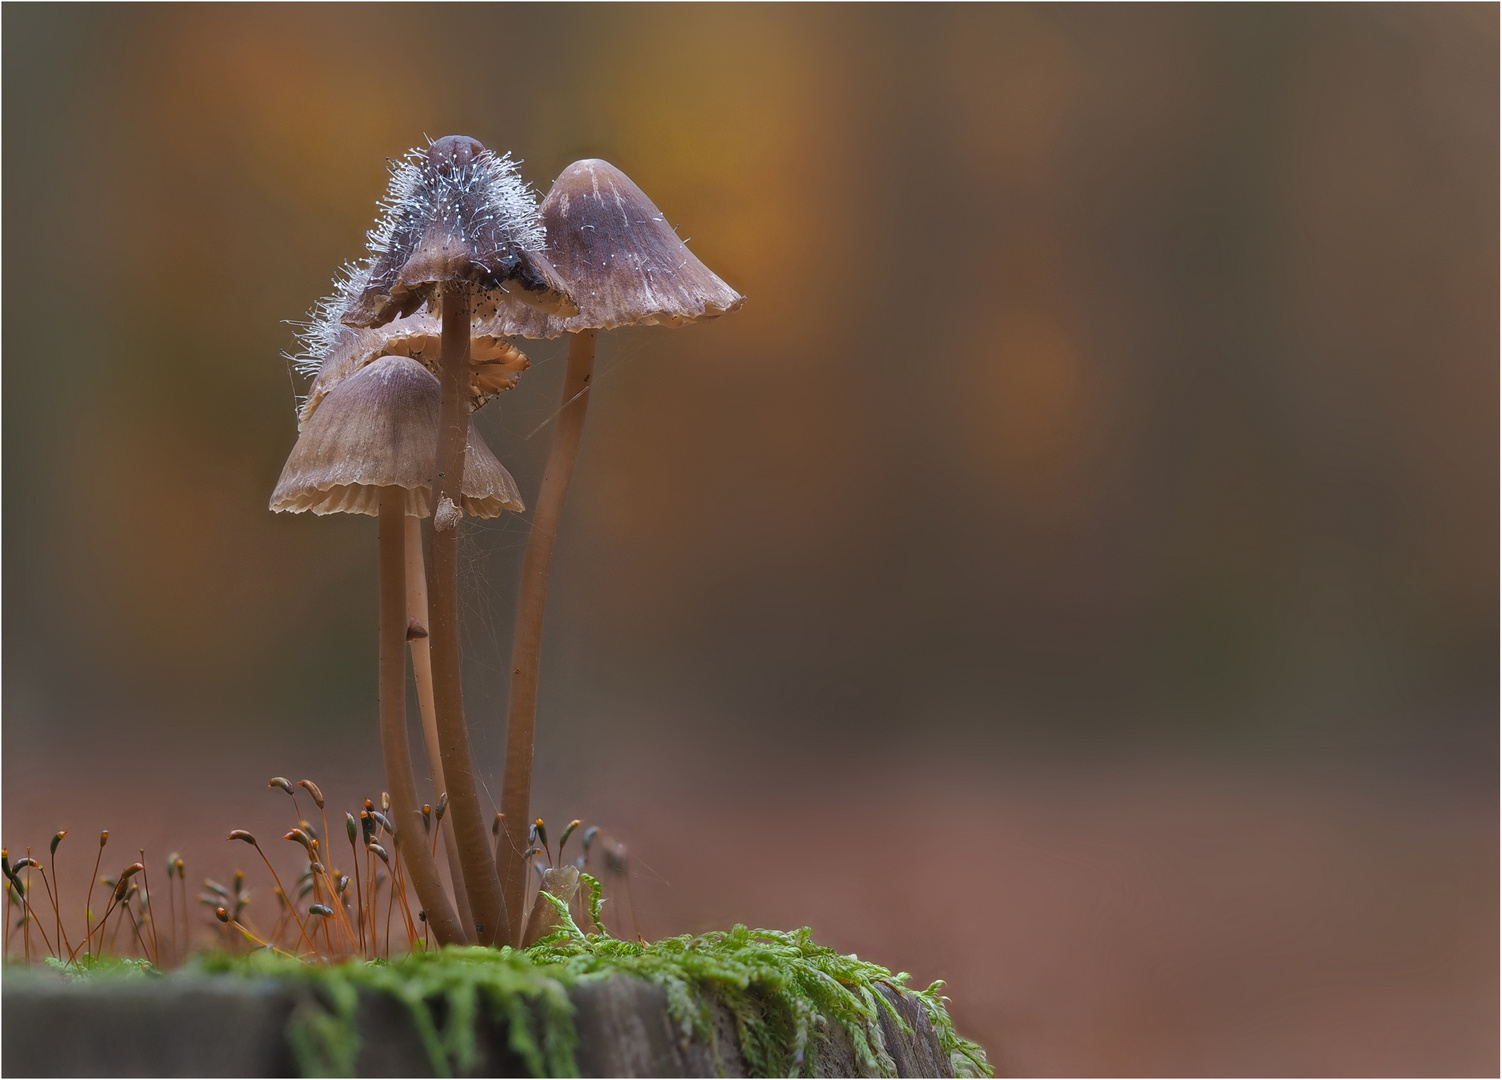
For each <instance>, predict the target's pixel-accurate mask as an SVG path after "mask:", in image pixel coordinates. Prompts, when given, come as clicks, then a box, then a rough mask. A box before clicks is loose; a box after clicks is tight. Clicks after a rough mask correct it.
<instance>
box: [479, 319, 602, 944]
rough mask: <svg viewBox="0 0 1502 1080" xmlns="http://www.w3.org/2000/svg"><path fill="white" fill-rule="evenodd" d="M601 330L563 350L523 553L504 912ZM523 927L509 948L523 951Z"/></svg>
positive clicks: (523, 843) (514, 903)
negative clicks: (562, 537)
mask: <svg viewBox="0 0 1502 1080" xmlns="http://www.w3.org/2000/svg"><path fill="white" fill-rule="evenodd" d="M597 336H598V331H595V330H584V331H582V332H580V333H578V334H575V335H574V337H573V340H571V341H570V342H569V347H568V372H567V374H565V375H564V378H563V406H562V408H560V409H559V410H558V426H557V428H556V429H555V430H554V432H553V445H552V446H551V447H550V448H549V450H548V463H547V467H546V468H545V469H544V470H543V474H542V488H541V490H540V491H539V492H538V495H537V511H536V513H534V514H533V515H532V532H531V534H530V535H529V536H528V537H527V554H526V557H525V558H524V560H523V562H522V581H521V590H520V593H519V594H518V596H517V601H516V634H515V637H514V643H513V645H512V649H511V700H510V705H509V707H508V709H507V713H506V771H505V775H504V786H503V788H502V790H501V812H502V813H503V814H505V817H504V818H503V819H502V821H501V836H500V841H499V842H498V843H497V845H496V850H497V851H498V852H499V858H500V860H501V873H502V875H503V877H504V880H505V883H506V905H507V907H508V908H509V909H510V910H511V911H525V910H526V909H525V908H524V907H523V906H522V902H523V901H524V900H525V898H526V892H527V868H528V866H529V865H530V863H529V860H528V859H527V858H526V856H525V854H524V853H525V852H526V850H527V823H528V822H530V821H531V820H532V814H531V801H532V743H533V737H534V735H535V733H536V728H537V676H538V669H539V667H540V666H541V663H542V620H543V612H544V609H545V608H546V606H547V600H548V573H549V571H550V570H551V568H552V565H553V546H554V542H555V541H556V540H557V538H558V522H559V519H560V518H561V517H562V516H563V501H564V497H565V496H566V495H567V494H568V484H569V480H570V478H571V477H572V476H573V473H574V462H575V461H577V460H578V457H579V443H580V440H581V438H582V437H583V433H584V411H585V408H586V407H587V406H588V405H589V394H588V393H586V391H588V389H589V387H590V380H591V379H592V378H593V377H594V369H595V338H596V337H597ZM519 935H520V928H519V927H518V934H517V937H516V940H515V941H514V942H513V944H515V945H518V946H520V944H521V941H520V936H519Z"/></svg>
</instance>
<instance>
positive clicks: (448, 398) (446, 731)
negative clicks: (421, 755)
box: [271, 136, 744, 945]
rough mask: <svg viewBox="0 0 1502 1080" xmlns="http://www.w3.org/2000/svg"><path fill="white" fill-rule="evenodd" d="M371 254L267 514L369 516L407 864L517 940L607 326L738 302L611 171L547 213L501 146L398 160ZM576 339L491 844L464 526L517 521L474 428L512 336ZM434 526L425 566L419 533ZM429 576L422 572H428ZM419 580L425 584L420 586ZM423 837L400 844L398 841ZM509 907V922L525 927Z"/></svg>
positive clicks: (347, 299)
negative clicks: (474, 697) (553, 640)
mask: <svg viewBox="0 0 1502 1080" xmlns="http://www.w3.org/2000/svg"><path fill="white" fill-rule="evenodd" d="M382 208H383V213H382V217H381V219H380V220H379V221H378V222H377V224H376V227H375V228H374V229H372V230H371V232H370V234H369V253H368V256H367V258H366V259H365V260H364V261H363V262H362V263H360V264H358V265H357V266H355V267H353V268H351V269H350V270H349V271H348V272H347V273H346V274H345V275H344V276H343V277H342V278H341V279H340V280H339V281H338V283H337V288H336V291H335V293H334V295H333V296H331V297H330V298H328V299H327V300H325V301H323V302H322V303H321V304H320V305H319V307H318V308H316V309H315V318H314V320H313V322H312V323H311V324H310V326H309V328H308V330H307V332H306V333H305V335H304V337H303V343H304V349H305V351H304V352H303V353H302V354H301V355H300V356H299V357H298V358H297V359H298V360H299V362H300V364H301V365H302V366H303V369H304V370H305V371H306V372H307V373H308V374H310V375H312V376H313V377H314V378H313V382H312V386H311V388H310V391H309V394H308V396H307V399H306V400H305V402H304V403H303V404H302V407H301V409H300V411H299V431H300V434H299V437H298V440H297V444H296V445H295V446H294V447H293V450H292V454H291V456H290V457H289V458H288V461H287V465H286V468H285V469H284V470H283V473H282V477H281V480H280V481H279V483H278V484H277V487H276V491H275V493H274V494H273V496H272V500H271V509H273V510H277V511H292V512H300V511H308V510H311V511H312V512H313V513H315V514H326V513H335V512H344V513H357V514H368V515H372V516H375V517H376V518H377V519H378V522H379V527H378V547H379V565H380V649H379V659H378V664H379V688H380V719H381V744H382V750H383V754H384V757H385V762H386V775H387V783H388V786H389V788H390V791H391V798H392V809H393V815H394V816H393V822H394V825H395V829H396V843H397V848H398V852H399V854H400V857H401V858H402V859H403V861H404V862H405V864H406V865H407V867H408V868H409V872H410V877H411V880H412V883H413V887H414V888H415V889H416V891H417V894H418V899H419V901H420V903H421V904H422V906H423V910H424V912H425V913H426V918H427V920H428V923H429V925H430V926H431V927H432V930H433V933H434V935H435V937H436V938H437V940H438V941H439V942H440V943H448V942H479V943H483V944H507V943H509V944H516V945H519V944H520V943H521V942H522V940H523V938H522V935H523V933H524V929H523V924H524V922H525V918H524V913H525V912H526V911H527V908H528V905H527V900H528V899H529V897H528V895H527V891H528V885H529V878H528V874H529V863H528V861H527V859H528V852H529V848H528V835H527V833H528V830H527V823H528V822H529V821H530V820H531V815H530V800H531V780H532V778H531V772H532V750H533V740H534V735H535V731H536V711H537V687H538V673H539V669H540V663H541V647H542V625H543V615H544V610H545V607H546V601H547V584H548V577H549V573H550V569H551V565H552V557H553V549H554V542H555V540H556V537H557V531H558V523H559V520H560V518H561V515H562V509H563V503H564V498H565V496H566V494H567V490H568V485H569V481H570V478H571V476H572V474H573V469H574V463H575V461H576V459H577V457H578V452H579V446H580V441H581V437H582V433H583V426H584V417H585V410H586V407H587V405H588V400H589V390H590V387H591V381H592V378H593V372H594V359H595V346H596V340H597V337H598V333H599V331H601V330H610V329H614V328H617V327H622V326H640V325H660V326H679V325H682V324H684V323H687V322H693V321H696V320H699V319H706V318H712V317H714V316H716V315H720V314H723V313H725V312H728V311H733V310H735V309H736V308H737V307H739V306H740V304H741V303H742V302H743V299H744V298H743V297H742V296H741V295H740V294H739V293H737V292H736V291H735V290H734V289H732V288H730V287H729V286H728V285H726V284H725V283H724V282H723V281H721V280H720V279H719V278H718V277H716V276H715V275H714V274H713V273H712V272H711V271H710V270H709V269H708V268H707V267H706V266H704V264H703V263H702V262H700V261H699V260H698V259H697V258H696V257H695V256H694V255H693V254H692V253H691V252H690V251H689V250H688V248H687V247H686V246H685V245H684V243H683V241H682V240H680V239H679V238H678V235H677V233H676V232H674V230H673V228H672V227H671V226H670V225H669V224H668V223H667V220H666V218H665V217H664V216H663V215H662V213H661V211H659V210H658V209H657V207H656V206H654V205H653V204H652V201H651V200H650V199H648V198H647V196H646V195H645V194H643V192H642V191H641V189H640V188H638V187H637V186H636V185H635V184H634V183H632V182H631V180H630V179H629V178H628V177H627V176H626V175H625V174H624V173H622V172H621V171H620V170H619V169H616V168H615V167H614V166H612V165H610V164H609V163H607V162H604V161H599V160H588V161H579V162H575V163H574V164H573V165H570V166H569V167H568V168H567V169H565V170H564V171H563V173H562V174H561V175H560V176H559V177H558V179H557V180H556V181H555V182H554V184H553V186H552V189H551V190H550V191H549V192H548V194H547V196H546V197H545V198H544V199H543V200H542V203H541V206H539V205H538V204H537V202H536V200H535V198H534V197H533V195H532V193H531V191H530V190H529V189H528V188H527V186H526V185H525V184H524V183H523V182H522V180H521V178H520V176H519V174H518V172H517V169H516V166H515V164H514V163H513V162H512V161H511V159H510V155H500V156H498V155H496V154H494V153H492V152H491V151H489V150H487V149H485V147H484V146H482V145H481V144H480V143H479V142H477V141H475V140H474V139H470V138H467V137H463V136H449V137H446V138H443V139H439V140H438V141H437V142H434V143H432V144H431V145H430V146H428V147H427V148H426V149H425V150H413V151H411V152H409V153H408V154H407V155H406V156H405V157H404V158H403V159H401V160H400V161H398V162H396V163H395V164H394V165H393V166H392V176H391V182H390V186H389V188H388V191H387V195H386V198H385V199H384V200H383V203H382ZM564 334H568V335H571V340H570V345H569V354H568V370H567V373H566V375H565V379H564V390H563V404H562V406H561V408H560V410H559V413H558V419H557V426H556V428H555V431H554V436H553V442H552V446H551V448H550V450H549V454H548V460H547V465H546V467H545V470H544V473H543V477H542V483H541V486H540V490H539V493H538V497H537V505H536V509H535V511H534V513H533V518H532V527H531V532H530V534H529V537H528V542H527V550H526V555H525V557H524V561H523V568H522V582H521V587H520V590H519V594H518V601H517V613H516V633H515V636H514V644H513V654H512V665H511V671H512V678H511V690H510V702H509V707H508V710H507V735H506V760H505V768H504V777H503V786H502V794H501V804H502V805H501V811H502V813H501V815H500V817H499V822H500V828H499V838H498V839H497V840H496V842H495V844H494V846H493V847H492V845H491V843H490V841H489V838H488V836H487V833H488V830H487V828H486V824H485V817H484V813H483V811H482V808H481V805H480V800H479V791H478V786H477V783H476V775H477V774H476V770H475V766H474V762H473V757H472V754H471V751H470V745H469V736H468V729H467V726H466V721H465V715H464V699H463V693H462V687H461V681H460V651H459V640H458V629H459V619H458V535H459V528H458V527H459V524H460V523H461V521H462V520H463V518H464V516H465V515H466V514H468V515H470V516H473V517H494V516H496V515H498V514H500V513H501V512H503V511H505V510H511V511H516V512H519V511H521V510H522V509H523V505H522V500H521V497H520V495H519V493H518V491H517V487H516V484H515V482H514V481H513V480H512V478H511V475H510V474H509V473H508V472H507V471H506V470H505V468H504V467H503V466H502V465H501V463H500V462H499V461H497V460H496V458H495V456H494V455H493V454H492V453H491V452H490V450H489V448H488V447H486V446H485V444H484V442H483V440H481V438H480V436H479V434H478V433H477V432H476V431H475V429H474V426H473V423H472V422H471V420H470V417H471V414H472V412H473V411H474V410H475V409H477V408H479V407H480V406H482V405H483V404H484V403H485V402H486V401H488V400H489V399H490V398H491V397H493V396H495V395H496V394H499V393H501V392H503V391H506V390H509V389H511V388H512V387H514V386H515V385H516V383H517V380H518V379H519V377H520V375H521V373H522V372H524V371H525V370H526V368H527V363H528V362H527V358H526V356H525V354H524V353H522V352H521V350H520V349H519V348H517V346H516V345H515V344H513V343H512V342H511V341H510V340H508V339H510V338H513V337H523V338H551V337H558V336H561V335H564ZM429 516H431V518H432V528H431V530H430V535H429V545H428V554H429V559H428V560H427V565H426V570H424V559H423V549H422V536H421V530H420V525H419V522H420V520H421V519H423V518H427V517H429ZM424 578H425V579H424ZM424 586H426V588H424ZM404 646H406V647H410V649H411V655H412V662H413V669H414V675H415V678H416V682H417V686H418V698H419V708H420V711H421V713H422V718H423V732H424V737H425V738H424V742H425V746H426V749H427V753H428V757H429V768H430V772H431V775H432V777H433V782H434V785H435V794H437V795H439V796H440V797H442V796H446V797H447V800H448V806H449V813H448V814H447V815H446V817H445V818H444V820H443V823H442V829H443V836H444V847H445V852H446V858H447V862H448V870H449V876H450V879H451V883H452V886H453V900H452V903H451V902H450V898H449V895H448V894H447V893H446V892H445V890H444V888H443V884H442V880H441V878H440V876H439V874H438V870H437V864H436V861H435V860H434V858H433V855H432V852H431V851H430V849H429V847H428V845H427V844H426V843H423V842H421V839H420V838H421V837H422V836H423V835H424V834H423V830H422V827H421V809H420V805H421V802H420V800H419V798H418V795H417V784H416V779H415V776H416V773H415V771H414V769H413V765H412V760H411V753H410V750H409V748H408V743H407V734H406V729H407V717H406V695H405V675H406V671H405V652H406V648H404ZM409 835H411V836H413V837H415V838H418V839H417V842H413V843H403V840H404V839H405V838H406V837H407V836H409ZM513 915H515V916H516V917H515V918H513V917H512V916H513Z"/></svg>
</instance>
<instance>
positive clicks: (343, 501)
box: [271, 356, 523, 518]
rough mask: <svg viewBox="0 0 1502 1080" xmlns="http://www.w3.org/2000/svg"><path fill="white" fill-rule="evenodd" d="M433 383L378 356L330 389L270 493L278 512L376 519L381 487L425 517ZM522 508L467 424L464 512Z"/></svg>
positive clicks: (419, 369)
mask: <svg viewBox="0 0 1502 1080" xmlns="http://www.w3.org/2000/svg"><path fill="white" fill-rule="evenodd" d="M439 397H440V391H439V386H438V380H437V379H436V378H435V377H434V376H433V374H432V373H431V372H429V371H428V369H427V368H425V367H423V366H422V365H421V364H420V363H418V362H417V361H416V360H413V359H411V358H410V357H405V356H382V357H379V358H377V359H376V360H374V361H372V362H371V363H369V364H367V365H366V366H365V367H362V368H360V369H359V370H358V371H356V372H355V373H354V374H353V375H351V376H349V378H347V379H345V380H344V381H343V382H341V383H339V385H338V386H336V387H334V388H333V389H332V390H331V391H330V392H329V393H328V395H327V396H326V397H325V398H324V399H323V402H322V404H321V405H320V407H319V408H318V410H317V412H315V413H313V415H312V416H310V417H309V418H308V421H307V424H306V425H305V426H304V428H303V431H302V434H301V435H299V436H298V439H297V445H295V446H294V447H293V448H292V453H291V454H290V455H288V457H287V464H286V466H285V467H284V468H283V469H282V476H281V479H280V480H279V481H277V485H276V490H275V491H274V492H272V495H271V509H272V510H275V511H277V512H279V513H280V512H284V511H290V512H293V513H300V512H302V511H304V510H311V511H313V513H315V514H333V513H345V514H369V515H371V516H375V515H377V514H379V513H380V508H381V489H382V488H387V487H399V488H404V489H405V490H406V492H407V499H406V507H405V509H406V513H407V515H408V516H409V517H427V516H428V514H429V513H431V512H432V501H433V500H432V492H431V485H432V482H433V469H434V463H435V460H436V457H437V453H438V404H439ZM521 509H523V506H522V500H521V494H520V493H519V492H518V491H517V489H516V481H514V480H512V479H511V474H510V473H508V472H507V471H506V469H505V467H504V466H502V465H501V463H500V462H499V461H497V460H496V458H495V455H494V454H492V453H491V452H490V448H489V447H488V446H486V445H485V441H484V440H483V439H481V438H480V434H479V432H477V431H476V430H475V426H474V423H473V422H471V423H470V426H469V443H468V445H467V446H466V447H465V451H464V512H465V513H467V514H470V515H471V516H473V517H482V518H490V517H497V516H499V515H500V513H501V511H502V510H521Z"/></svg>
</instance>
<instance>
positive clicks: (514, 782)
mask: <svg viewBox="0 0 1502 1080" xmlns="http://www.w3.org/2000/svg"><path fill="white" fill-rule="evenodd" d="M541 213H542V222H543V227H544V228H545V229H546V230H547V237H548V245H549V255H550V257H551V258H552V260H553V265H554V267H555V269H556V270H557V271H558V274H559V276H560V277H562V279H563V280H564V281H565V282H567V284H568V288H569V290H570V291H571V292H572V294H573V295H574V297H575V299H577V300H578V303H579V311H578V313H577V314H574V315H569V314H567V313H548V312H543V311H539V310H526V309H519V308H514V307H513V308H508V309H504V310H501V311H499V312H498V313H497V316H496V318H495V319H494V320H492V321H488V322H484V323H482V324H481V327H480V329H481V330H482V331H483V332H494V333H498V334H517V335H522V336H526V337H556V336H557V335H559V334H564V333H568V334H573V335H574V338H573V340H572V341H571V342H570V343H569V352H568V371H567V373H566V374H565V376H564V381H563V405H562V406H561V408H560V409H559V411H558V426H557V428H556V430H555V431H554V434H553V445H552V447H551V448H550V450H549V451H548V462H547V466H546V468H545V469H544V472H543V477H542V487H541V490H540V491H539V493H538V496H537V508H536V511H535V512H534V514H533V515H532V531H531V533H530V534H529V535H528V538H527V552H526V556H525V558H524V560H523V563H522V582H521V589H520V592H519V593H518V596H517V607H516V633H515V634H514V635H513V637H512V654H511V672H512V676H511V699H510V703H509V706H508V709H507V726H506V768H505V776H504V782H503V786H502V789H501V810H502V811H503V812H504V813H505V815H506V821H507V822H523V821H528V820H530V819H531V814H530V812H529V809H530V808H529V804H530V802H531V796H532V744H533V737H534V734H535V730H536V723H537V680H538V669H539V667H540V665H541V660H542V622H543V610H544V608H545V606H546V603H547V589H548V572H549V569H550V568H551V566H552V561H553V545H554V542H555V540H556V539H557V535H558V524H559V521H560V519H561V517H562V514H563V501H564V496H565V495H566V494H567V492H568V484H569V480H570V478H571V477H572V475H573V469H574V462H575V460H576V459H577V458H578V456H579V442H580V439H581V437H582V434H583V431H584V413H585V408H586V406H587V405H588V404H589V390H590V382H591V380H592V378H593V376H594V361H595V338H596V335H597V333H598V331H600V330H609V329H613V328H616V327H621V326H682V325H683V324H684V323H689V322H695V321H698V320H700V319H711V318H714V317H715V316H717V315H722V314H725V313H726V312H730V311H734V310H736V309H737V308H739V307H740V306H741V304H742V303H744V302H745V297H743V296H742V295H741V294H740V293H738V292H736V291H735V290H734V289H732V288H731V287H730V286H729V285H727V284H725V282H723V281H721V280H720V279H719V278H718V277H716V276H715V274H714V273H713V272H712V271H711V270H710V269H709V268H708V267H707V266H705V265H704V264H703V263H702V262H700V261H699V259H698V258H697V257H696V256H695V255H694V254H693V253H692V252H691V251H689V249H688V247H687V245H685V244H684V243H683V241H682V240H680V239H679V238H678V234H677V233H676V232H674V231H673V227H672V226H671V225H669V224H668V221H667V218H666V217H664V216H663V213H662V211H660V210H658V209H657V207H656V206H655V205H653V203H652V200H651V199H649V198H647V196H646V195H645V194H644V193H643V192H642V190H641V188H639V187H637V186H636V185H635V184H634V183H632V182H631V178H630V177H628V176H627V175H626V174H625V173H623V172H621V170H619V169H617V168H616V167H615V166H614V165H611V164H610V163H609V162H608V161H600V160H599V159H590V160H587V161H576V162H574V163H573V164H572V165H570V166H569V167H568V168H566V169H564V170H563V172H562V173H561V174H560V175H559V177H558V179H557V180H556V181H554V183H553V187H552V189H551V190H550V191H549V192H548V195H547V198H545V199H544V200H543V201H542V207H541ZM506 833H507V835H506V836H504V837H503V838H502V841H501V843H499V844H498V845H497V850H498V851H499V852H500V853H501V862H502V865H501V878H502V882H503V885H504V888H505V897H506V904H507V906H508V907H509V908H510V909H511V910H520V905H521V903H522V900H523V897H524V895H525V892H526V882H527V869H526V864H525V859H523V858H522V851H523V850H524V849H525V846H526V845H525V844H524V843H523V841H522V837H521V836H519V835H512V834H511V826H510V825H508V826H507V827H506ZM518 940H519V939H518Z"/></svg>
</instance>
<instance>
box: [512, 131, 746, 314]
mask: <svg viewBox="0 0 1502 1080" xmlns="http://www.w3.org/2000/svg"><path fill="white" fill-rule="evenodd" d="M542 221H543V226H544V227H545V228H546V229H547V234H548V256H549V258H551V259H552V261H553V265H554V267H555V268H556V269H557V271H558V273H559V274H560V275H561V276H562V278H563V280H564V281H566V282H568V285H569V288H570V290H571V291H572V292H573V295H574V298H575V299H576V300H577V301H578V302H579V314H577V315H574V316H566V315H557V314H549V313H546V312H542V311H538V310H534V309H506V310H501V311H498V312H497V317H496V320H495V321H494V322H487V323H485V324H483V325H484V326H485V328H486V329H494V330H497V331H498V332H500V333H503V334H518V335H521V336H523V337H557V336H558V335H559V334H563V333H568V332H571V331H576V330H589V329H600V330H609V329H612V328H614V327H617V326H681V325H682V324H684V323H688V322H694V321H696V320H698V319H710V318H713V317H714V316H716V315H723V314H724V313H725V312H727V311H734V310H735V309H736V308H738V307H740V306H741V304H742V303H744V302H745V299H746V298H745V297H744V296H742V295H741V294H740V293H738V292H736V291H735V290H734V289H732V288H731V287H730V286H729V285H726V284H725V283H724V282H723V281H721V280H720V279H719V278H718V277H716V276H715V275H714V273H713V272H712V271H711V270H710V269H709V267H707V266H705V265H704V264H703V263H702V262H700V261H699V259H698V257H697V256H695V255H694V253H693V252H691V251H689V249H688V245H686V244H685V243H684V242H683V241H682V240H680V239H678V234H677V233H676V232H674V231H673V227H672V226H671V225H669V224H668V221H667V218H666V217H664V216H663V214H662V211H661V210H658V209H657V207H656V206H654V205H653V204H652V200H651V199H649V198H647V196H646V195H645V194H644V193H643V192H642V190H641V188H639V187H637V186H636V185H635V184H634V183H632V182H631V178H630V177H629V176H627V175H626V174H625V173H623V172H621V170H619V169H617V168H616V167H615V166H614V165H612V164H610V162H608V161H601V160H599V159H598V158H591V159H589V160H586V161H576V162H574V163H573V164H572V165H570V166H569V167H568V168H566V169H564V170H563V172H562V173H561V174H560V175H559V177H558V179H557V180H556V181H554V183H553V189H552V190H551V191H549V192H548V195H547V198H545V199H543V201H542Z"/></svg>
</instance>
